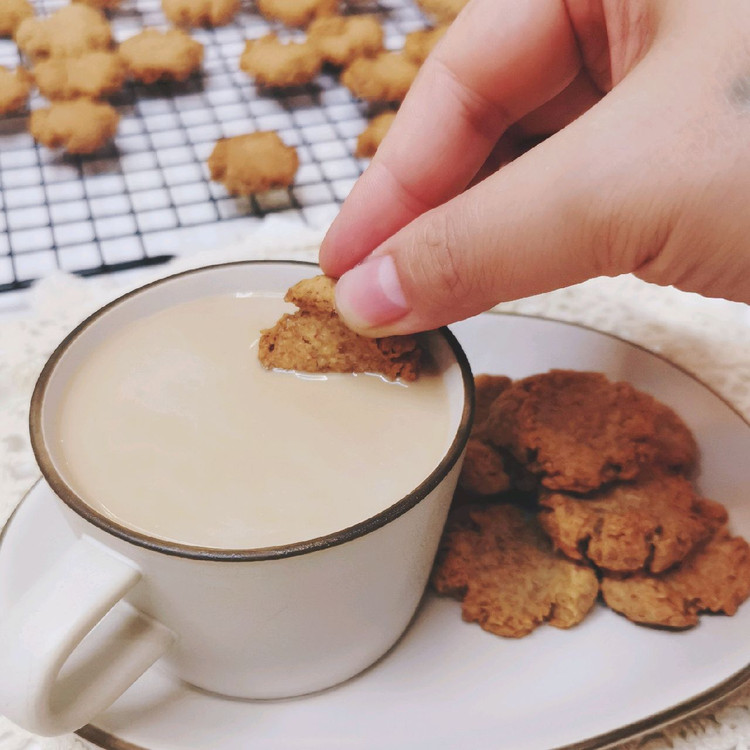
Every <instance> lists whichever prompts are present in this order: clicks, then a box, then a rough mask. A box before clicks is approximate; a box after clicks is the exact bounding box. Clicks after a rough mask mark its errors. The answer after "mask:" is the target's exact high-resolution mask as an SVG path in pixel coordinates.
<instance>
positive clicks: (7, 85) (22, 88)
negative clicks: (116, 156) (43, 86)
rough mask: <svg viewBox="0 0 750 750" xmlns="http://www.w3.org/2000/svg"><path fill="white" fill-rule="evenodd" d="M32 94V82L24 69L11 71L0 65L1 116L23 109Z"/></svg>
mask: <svg viewBox="0 0 750 750" xmlns="http://www.w3.org/2000/svg"><path fill="white" fill-rule="evenodd" d="M30 92H31V82H30V81H29V76H28V74H27V73H26V71H25V70H23V68H16V69H15V70H10V69H9V68H4V67H2V66H1V65H0V115H7V114H10V113H11V112H18V110H20V109H23V108H24V107H25V106H26V102H27V101H28V100H29V93H30Z"/></svg>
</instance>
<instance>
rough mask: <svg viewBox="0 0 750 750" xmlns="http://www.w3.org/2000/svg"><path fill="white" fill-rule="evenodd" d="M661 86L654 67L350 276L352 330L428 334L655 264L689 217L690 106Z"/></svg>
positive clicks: (421, 221)
mask: <svg viewBox="0 0 750 750" xmlns="http://www.w3.org/2000/svg"><path fill="white" fill-rule="evenodd" d="M639 72H640V71H639ZM654 80H655V75H654V71H650V72H649V71H647V70H645V69H644V70H643V75H637V74H636V73H634V74H633V75H632V76H631V77H629V78H628V79H626V81H623V82H622V83H621V84H620V85H619V86H618V87H617V88H616V89H615V91H613V92H611V93H610V94H609V95H608V96H607V97H605V99H603V100H602V101H601V102H600V103H599V104H597V105H595V106H594V107H593V108H592V109H591V110H589V112H587V113H586V114H585V115H583V116H582V117H581V118H579V119H578V120H576V121H575V122H573V123H572V124H571V125H569V126H567V127H566V128H565V129H563V130H562V131H560V132H559V133H557V134H556V135H554V136H552V137H551V138H549V139H548V140H546V141H545V142H544V143H542V144H540V145H539V146H537V147H536V148H534V149H532V150H531V151H529V152H527V153H526V154H524V155H523V156H521V157H519V158H518V159H516V160H515V161H514V162H512V163H511V164H509V165H507V166H506V167H504V168H503V169H501V170H500V171H499V172H497V173H496V174H495V175H493V176H491V177H489V178H487V179H485V180H484V181H483V182H481V183H479V184H478V185H476V186H474V187H473V188H471V189H470V190H467V191H466V192H464V193H462V194H461V195H459V196H457V197H456V198H454V199H453V200H451V201H449V202H447V203H445V204H443V205H442V206H440V207H438V208H435V209H433V210H431V211H429V212H427V213H425V214H423V215H422V216H420V217H418V218H417V219H415V220H414V221H412V222H411V223H410V224H409V225H407V226H406V227H404V228H403V229H402V230H401V231H399V232H398V233H396V234H395V235H393V236H392V237H391V238H389V239H388V240H386V241H385V242H384V243H383V244H381V245H380V246H379V247H377V248H376V249H375V251H373V253H372V254H371V255H369V256H368V257H367V258H366V259H365V260H364V261H363V262H362V263H361V264H360V265H359V266H356V267H355V268H353V269H351V270H350V271H348V272H347V273H345V274H343V276H342V277H341V278H340V280H339V283H338V285H337V291H336V303H337V308H338V310H339V313H340V314H341V316H342V317H343V318H344V320H345V321H346V322H347V324H348V325H350V326H351V327H352V328H354V329H355V330H358V331H360V332H361V333H364V334H366V335H373V336H374V335H378V336H380V335H390V334H401V333H411V332H415V331H420V330H427V329H430V328H436V327H438V326H441V325H445V324H447V323H451V322H454V321H457V320H462V319H464V318H467V317H469V316H471V315H475V314H477V313H479V312H482V311H484V310H487V309H489V308H490V307H492V306H493V305H495V304H497V303H498V302H501V301H505V300H510V299H517V298H520V297H525V296H528V295H532V294H538V293H541V292H545V291H549V290H551V289H555V288H559V287H562V286H567V285H570V284H574V283H578V282H580V281H583V280H585V279H588V278H591V277H594V276H599V275H617V274H620V273H625V272H629V271H634V270H636V269H638V268H639V267H640V266H642V265H644V264H646V263H647V262H648V261H649V260H651V259H652V258H653V257H654V256H655V255H657V254H658V253H659V251H660V249H661V248H662V247H663V245H664V243H665V242H666V240H667V237H668V235H669V233H670V231H671V227H672V226H673V224H674V221H675V219H676V215H677V212H678V210H679V205H680V200H679V196H677V195H675V193H674V190H672V191H671V192H670V189H669V187H668V186H670V185H672V186H673V185H674V184H678V185H679V184H684V182H685V181H684V180H681V179H679V176H678V177H675V174H674V172H675V170H680V171H684V169H685V165H684V164H681V163H680V161H679V157H677V156H673V155H672V154H673V151H674V149H673V148H672V147H673V145H674V144H673V143H672V140H673V137H674V136H673V130H672V128H673V127H674V123H672V124H671V125H672V127H670V123H668V122H666V118H665V113H669V112H681V111H685V109H684V107H685V103H684V101H683V102H680V103H676V102H669V101H665V99H669V98H670V96H671V98H672V99H674V98H675V97H676V95H675V94H674V89H673V88H672V91H671V92H670V88H669V87H668V86H661V87H659V88H660V89H662V91H658V90H656V89H655V85H654ZM683 98H684V97H683ZM688 111H690V110H688ZM665 195H667V196H669V198H666V199H665V198H664V196H665Z"/></svg>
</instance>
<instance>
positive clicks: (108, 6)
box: [71, 0, 122, 10]
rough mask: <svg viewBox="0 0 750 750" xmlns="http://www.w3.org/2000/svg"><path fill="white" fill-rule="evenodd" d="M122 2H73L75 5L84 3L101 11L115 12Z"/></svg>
mask: <svg viewBox="0 0 750 750" xmlns="http://www.w3.org/2000/svg"><path fill="white" fill-rule="evenodd" d="M121 1H122V0H71V2H74V3H83V4H84V5H89V6H90V7H92V8H98V9H99V10H115V9H116V8H118V7H119V5H120V2H121Z"/></svg>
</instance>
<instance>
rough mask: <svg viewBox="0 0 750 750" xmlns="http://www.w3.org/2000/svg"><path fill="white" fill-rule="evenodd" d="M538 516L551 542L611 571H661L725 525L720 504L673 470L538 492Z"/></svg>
mask: <svg viewBox="0 0 750 750" xmlns="http://www.w3.org/2000/svg"><path fill="white" fill-rule="evenodd" d="M539 506H540V508H541V512H540V513H539V522H540V523H541V525H542V527H543V528H544V530H545V531H546V532H547V533H548V534H549V536H550V538H551V539H552V541H553V542H554V544H555V547H556V548H557V549H559V550H561V551H562V552H563V553H564V554H565V555H566V556H567V557H570V558H571V559H573V560H589V561H591V562H592V563H593V564H594V565H596V566H597V567H599V568H601V569H603V570H607V571H611V572H615V573H634V572H637V571H641V570H647V571H649V572H651V573H662V572H663V571H665V570H667V569H668V568H670V567H672V566H673V565H675V564H677V563H679V562H680V561H681V560H683V559H684V558H685V557H687V556H688V555H689V554H690V553H691V552H692V551H693V549H695V548H696V547H697V546H698V545H700V544H702V543H703V542H705V541H706V540H707V539H709V538H710V537H711V536H712V535H713V533H714V532H715V531H716V529H718V528H719V527H721V526H722V525H724V524H725V523H726V520H727V513H726V510H725V509H724V507H723V506H721V505H719V504H718V503H714V502H712V501H711V500H706V499H705V498H702V497H699V496H698V495H696V493H695V490H694V489H693V486H692V485H691V484H690V482H688V480H687V479H685V478H684V477H681V476H679V475H677V474H666V473H664V474H654V475H653V476H650V477H647V478H642V479H639V480H637V481H635V482H622V483H619V484H615V485H609V486H607V487H605V488H603V489H601V490H599V491H597V492H595V493H593V494H590V495H587V496H586V497H579V496H576V495H571V494H568V493H564V492H543V493H542V494H541V496H540V498H539Z"/></svg>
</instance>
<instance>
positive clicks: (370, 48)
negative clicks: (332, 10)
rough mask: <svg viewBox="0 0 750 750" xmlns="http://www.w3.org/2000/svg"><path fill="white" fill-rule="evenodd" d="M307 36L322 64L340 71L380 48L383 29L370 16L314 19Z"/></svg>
mask: <svg viewBox="0 0 750 750" xmlns="http://www.w3.org/2000/svg"><path fill="white" fill-rule="evenodd" d="M307 36H308V39H309V40H310V41H311V42H312V43H313V44H314V45H315V47H316V48H317V50H318V52H319V53H320V55H321V57H322V58H323V60H324V62H327V63H330V64H331V65H335V66H337V67H340V68H341V67H344V66H346V65H349V63H351V62H352V61H353V60H355V59H356V58H357V57H368V56H370V55H374V54H375V53H376V52H380V51H381V50H382V49H383V27H382V26H381V25H380V22H379V21H378V19H377V18H376V17H375V16H371V15H359V16H346V17H343V16H328V17H323V18H317V19H316V20H314V21H313V22H312V23H311V24H310V26H309V28H308V29H307Z"/></svg>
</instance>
